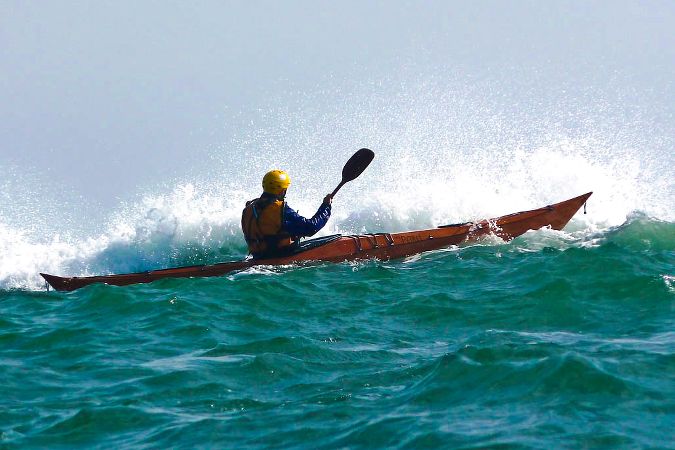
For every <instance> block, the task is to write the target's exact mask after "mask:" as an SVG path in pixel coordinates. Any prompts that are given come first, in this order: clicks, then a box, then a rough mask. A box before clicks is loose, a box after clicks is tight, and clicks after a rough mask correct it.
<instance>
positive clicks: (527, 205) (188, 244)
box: [0, 81, 675, 288]
mask: <svg viewBox="0 0 675 450" xmlns="http://www.w3.org/2000/svg"><path fill="white" fill-rule="evenodd" d="M367 88H368V89H371V90H372V92H371V93H370V95H360V94H359V95H356V94H355V93H354V92H352V93H349V92H347V93H341V92H326V91H323V90H322V91H317V92H316V93H314V94H311V93H310V94H307V95H302V96H297V98H298V100H297V103H292V102H291V100H290V99H289V97H283V98H281V99H277V100H271V102H272V103H271V105H270V107H269V109H267V110H265V111H263V113H261V118H262V119H263V120H261V121H259V122H252V124H251V125H250V128H244V129H242V130H240V134H239V135H238V136H234V137H233V138H232V140H231V141H230V142H226V143H223V145H222V146H221V147H220V148H218V149H216V150H214V155H213V160H211V161H208V167H204V168H202V170H201V171H198V172H197V173H192V174H191V175H186V177H185V179H183V180H178V181H176V182H174V183H169V187H168V188H160V187H157V188H152V189H149V190H150V191H151V192H147V193H140V194H139V198H138V200H137V201H135V202H131V203H128V204H122V205H120V207H119V208H118V209H117V210H116V211H113V212H112V213H111V215H110V216H109V218H108V220H107V221H106V222H104V223H100V224H97V226H95V227H93V228H94V229H96V230H97V231H96V232H93V233H90V235H78V237H73V236H72V235H70V234H69V230H70V228H69V229H68V230H66V229H64V230H62V231H61V232H57V233H54V231H53V230H52V229H51V228H50V227H48V226H46V225H45V221H44V220H42V219H41V220H38V219H37V217H36V218H35V220H34V221H32V220H31V215H33V216H37V214H39V212H37V211H33V210H31V209H30V208H13V207H11V204H9V205H8V204H5V208H3V210H2V211H4V214H11V211H13V210H17V211H21V217H19V218H18V219H17V218H12V217H9V218H6V220H3V219H2V218H0V251H2V258H1V259H0V288H13V287H18V288H36V287H39V286H42V281H41V279H40V277H39V276H38V272H40V271H42V272H51V273H57V274H62V275H86V274H93V273H111V272H126V271H130V270H145V269H148V268H156V267H164V266H168V265H171V264H175V263H176V262H177V261H178V262H185V261H189V260H190V255H195V258H196V259H197V260H205V259H206V260H208V261H211V260H214V259H222V260H227V259H235V258H239V257H243V256H244V253H245V245H244V242H243V237H242V234H241V230H240V217H241V210H242V208H243V206H244V203H245V201H246V200H247V199H251V198H254V197H255V196H257V195H258V194H259V191H260V184H259V183H260V181H259V180H260V177H261V176H262V174H264V173H265V172H266V171H267V170H269V169H271V168H274V167H278V168H283V169H286V170H288V171H289V172H290V173H291V177H292V179H293V184H292V185H291V189H290V191H289V195H288V202H289V204H290V205H291V206H292V207H294V208H295V209H296V210H299V212H300V213H301V214H302V215H304V216H311V215H312V214H313V213H314V212H315V211H316V208H317V207H318V206H319V204H320V202H321V199H322V198H323V196H324V195H325V194H326V193H328V192H330V191H332V190H333V188H334V187H335V185H336V184H337V183H338V182H339V180H340V176H339V174H340V170H341V168H342V165H343V164H344V162H345V161H346V160H347V158H348V157H349V156H350V155H351V154H352V153H353V151H355V150H356V149H357V148H359V147H361V146H368V147H370V148H372V149H373V150H374V151H375V153H376V158H375V160H374V161H373V163H372V164H371V166H370V167H369V168H368V169H367V170H366V171H365V172H364V174H363V175H361V177H359V178H358V179H357V180H354V181H353V182H351V183H348V184H347V185H346V186H345V187H344V188H343V189H342V191H340V193H339V194H338V195H337V197H336V198H335V200H334V203H333V217H332V218H331V220H330V222H329V224H328V226H327V227H326V228H324V230H322V231H321V232H320V235H326V234H332V233H359V232H385V231H386V232H395V231H404V230H411V229H420V228H426V227H432V226H437V225H442V224H447V223H455V222H464V221H468V220H477V219H483V218H489V217H496V216H500V215H503V214H508V213H512V212H516V211H521V210H527V209H532V208H537V207H541V206H544V205H547V204H551V203H555V202H558V201H562V200H565V199H567V198H571V197H573V196H577V195H580V194H583V193H585V192H588V191H594V194H593V196H592V197H591V198H590V200H589V202H588V214H587V215H583V214H577V216H576V217H575V218H574V219H573V221H572V223H571V224H570V226H569V227H568V231H569V230H572V232H573V233H574V234H575V236H578V235H579V234H584V233H586V235H588V236H592V235H593V234H597V233H601V232H602V231H603V230H605V229H608V228H610V227H613V226H616V225H619V224H621V223H623V222H625V221H626V220H627V218H628V217H630V216H631V214H633V213H634V212H635V211H640V212H642V213H643V214H644V215H647V216H649V217H653V218H657V219H659V220H663V221H671V222H672V221H674V220H675V185H674V181H673V180H675V174H674V170H675V169H674V167H675V161H673V156H674V153H673V146H672V143H673V142H672V141H673V139H672V136H670V135H668V134H667V133H668V130H665V133H666V134H664V131H663V130H659V129H656V128H654V127H652V125H651V124H650V121H649V116H648V115H647V114H646V113H645V112H644V111H638V112H637V113H636V114H635V117H632V118H631V117H626V116H625V111H623V110H622V106H621V105H614V106H613V105H608V104H607V102H603V100H602V99H598V100H597V101H595V103H594V100H593V97H592V95H590V94H589V95H588V96H586V97H581V99H580V100H578V101H577V102H576V103H575V102H574V101H566V102H563V103H561V104H560V105H553V106H550V107H549V106H546V105H543V106H541V105H539V103H538V102H537V101H536V99H525V101H524V102H523V104H522V105H518V104H517V101H519V99H517V98H509V97H508V96H506V97H504V98H502V97H503V96H500V95H499V92H500V91H499V86H498V85H497V86H496V87H495V86H494V85H490V84H489V82H480V81H477V82H476V83H475V85H472V86H461V85H456V84H455V85H452V84H449V85H438V84H436V85H435V84H434V83H428V82H420V83H419V84H410V85H402V87H401V88H400V89H401V90H400V92H398V93H393V94H392V93H391V92H382V91H380V90H379V89H380V88H379V87H378V86H368V87H367ZM326 96H328V97H331V96H332V101H330V102H328V101H326V100H325V97H326ZM275 101H278V103H279V104H280V105H281V106H279V105H276V106H275V105H274V102H275ZM315 105H322V106H321V107H316V106H315ZM537 105H539V106H537ZM519 108H520V109H519ZM643 116H644V117H643ZM561 117H564V118H567V119H569V118H570V117H571V119H569V120H573V121H575V122H578V125H577V126H576V128H570V127H566V126H563V125H561V122H564V120H566V119H561ZM256 123H258V124H259V125H256ZM260 124H261V125H260ZM223 179H226V180H228V182H227V183H223V182H222V181H221V180H223ZM13 180H14V181H12V182H14V183H18V182H20V181H19V180H21V177H16V176H14V177H13ZM8 183H9V182H8V181H5V183H4V184H0V194H2V195H0V199H3V201H5V202H12V201H13V202H21V201H22V200H21V199H20V198H19V199H16V196H15V195H9V194H7V193H8V192H24V191H26V190H28V191H30V189H26V188H25V187H24V188H22V189H19V190H18V191H17V189H13V188H12V187H11V186H10V185H9V184H8ZM54 213H56V212H54ZM9 219H12V220H9ZM19 219H20V220H19ZM69 220H72V218H69ZM79 220H82V221H84V220H86V219H85V218H84V217H83V218H80V219H79ZM19 223H23V224H26V226H22V227H19V226H18V224H19ZM29 224H30V225H29ZM35 224H37V225H35ZM41 224H42V225H41ZM549 238H551V237H550V236H548V235H545V234H535V235H533V237H532V239H534V240H535V241H537V240H541V241H542V242H544V243H545V242H546V241H547V240H548V239H549ZM525 239H528V237H525ZM561 242H563V243H564V242H567V239H566V238H564V237H563V238H562V239H561ZM537 245H538V244H532V246H533V248H536V247H537ZM542 245H544V244H542ZM561 245H564V244H561Z"/></svg>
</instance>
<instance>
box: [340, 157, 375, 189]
mask: <svg viewBox="0 0 675 450" xmlns="http://www.w3.org/2000/svg"><path fill="white" fill-rule="evenodd" d="M374 157H375V153H374V152H373V151H372V150H369V149H367V148H362V149H361V150H358V151H357V152H356V153H354V154H353V155H352V157H351V158H349V161H347V163H346V164H345V166H344V168H343V169H342V181H341V182H340V184H338V186H337V187H336V188H335V190H334V191H333V193H332V194H330V196H331V197H335V194H337V191H339V190H340V188H341V187H342V186H344V185H345V183H347V182H349V181H352V180H354V179H355V178H356V177H358V176H359V175H361V174H362V173H363V171H364V170H366V167H368V164H370V162H371V161H372V160H373V158H374Z"/></svg>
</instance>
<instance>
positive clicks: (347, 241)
mask: <svg viewBox="0 0 675 450" xmlns="http://www.w3.org/2000/svg"><path fill="white" fill-rule="evenodd" d="M591 194H592V192H589V193H586V194H584V195H580V196H578V197H575V198H572V199H569V200H565V201H563V202H560V203H555V204H552V205H548V206H545V207H543V208H538V209H533V210H530V211H522V212H518V213H514V214H509V215H506V216H501V217H497V218H494V219H486V220H482V221H479V222H466V223H461V224H454V225H444V226H441V227H437V228H431V229H428V230H417V231H407V232H403V233H375V234H364V235H352V236H341V237H339V238H335V239H332V240H330V241H328V242H326V243H325V244H322V245H319V246H316V247H314V248H310V249H308V250H304V251H302V252H300V253H297V254H293V255H288V256H283V257H275V258H265V259H248V260H242V261H232V262H225V263H218V264H211V265H202V266H189V267H177V268H171V269H162V270H153V271H148V272H140V273H129V274H122V275H101V276H93V277H59V276H56V275H49V274H45V273H41V274H40V275H42V277H43V278H44V279H45V280H46V281H47V282H48V283H49V284H50V285H51V286H52V287H53V288H54V289H56V290H59V291H72V290H75V289H79V288H82V287H84V286H87V285H90V284H94V283H106V284H109V285H115V286H126V285H129V284H137V283H150V282H153V281H156V280H159V279H162V278H186V277H213V276H220V275H224V274H227V273H230V272H235V271H239V270H244V269H247V268H249V267H253V266H260V265H271V266H277V265H286V264H292V263H296V262H302V261H327V262H342V261H353V260H360V259H373V258H377V259H380V260H390V259H398V258H405V257H407V256H411V255H415V254H417V253H422V252H426V251H430V250H436V249H439V248H444V247H449V246H452V245H458V244H461V243H463V242H471V241H475V240H477V239H479V238H481V237H484V236H487V235H495V236H498V237H500V238H502V239H504V240H510V239H513V238H515V237H517V236H520V235H521V234H523V233H525V232H527V231H529V230H537V229H539V228H544V227H550V228H551V229H554V230H561V229H563V227H565V225H567V223H568V222H569V221H570V219H572V217H573V216H574V214H576V212H577V211H578V210H579V209H580V208H581V206H582V205H583V204H584V203H585V202H586V200H588V198H589V197H590V196H591Z"/></svg>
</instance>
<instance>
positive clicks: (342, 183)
mask: <svg viewBox="0 0 675 450" xmlns="http://www.w3.org/2000/svg"><path fill="white" fill-rule="evenodd" d="M345 184H347V182H346V181H341V182H340V184H338V185H337V187H336V188H335V190H334V191H333V193H332V194H330V196H331V198H333V197H335V194H337V191H339V190H340V188H341V187H342V186H344V185H345Z"/></svg>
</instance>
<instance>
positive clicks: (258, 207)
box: [241, 197, 293, 257]
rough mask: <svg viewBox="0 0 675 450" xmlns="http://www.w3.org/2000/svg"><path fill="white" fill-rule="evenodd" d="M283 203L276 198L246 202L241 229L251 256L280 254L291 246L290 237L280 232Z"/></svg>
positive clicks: (262, 198) (291, 240) (263, 198)
mask: <svg viewBox="0 0 675 450" xmlns="http://www.w3.org/2000/svg"><path fill="white" fill-rule="evenodd" d="M283 215H284V202H283V201H282V200H279V199H276V198H265V197H261V198H257V199H255V200H251V201H249V202H246V208H244V211H243V212H242V214H241V229H242V230H243V231H244V238H245V239H246V244H248V252H249V253H250V254H252V255H253V256H257V257H259V256H266V255H269V256H271V255H274V254H275V253H281V252H282V251H283V250H287V249H288V248H290V246H291V245H293V239H292V238H291V236H290V235H289V234H288V233H286V232H284V231H283V230H282V223H283Z"/></svg>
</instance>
